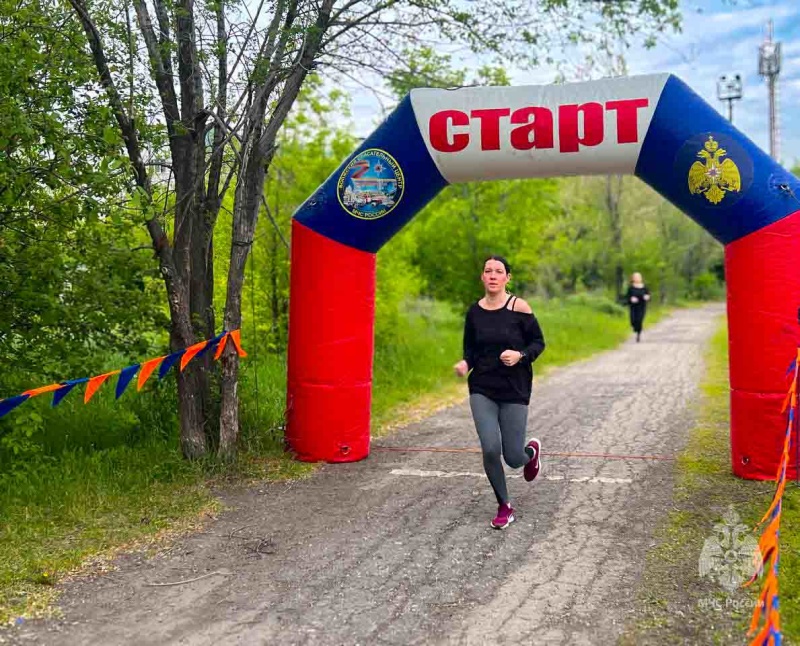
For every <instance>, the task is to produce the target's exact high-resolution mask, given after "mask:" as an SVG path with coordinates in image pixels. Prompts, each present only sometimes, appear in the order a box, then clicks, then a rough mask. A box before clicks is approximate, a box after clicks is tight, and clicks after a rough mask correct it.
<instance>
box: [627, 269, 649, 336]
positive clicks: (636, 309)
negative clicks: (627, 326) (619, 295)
mask: <svg viewBox="0 0 800 646" xmlns="http://www.w3.org/2000/svg"><path fill="white" fill-rule="evenodd" d="M649 300H650V290H649V289H647V287H646V286H645V284H644V282H642V275H641V274H640V273H639V272H638V271H637V272H635V273H633V274H631V284H630V285H629V286H628V293H627V294H625V303H626V304H627V305H628V307H630V308H631V312H630V314H631V327H632V328H633V331H634V332H636V343H639V339H640V338H641V336H642V323H644V315H645V314H646V313H647V301H649Z"/></svg>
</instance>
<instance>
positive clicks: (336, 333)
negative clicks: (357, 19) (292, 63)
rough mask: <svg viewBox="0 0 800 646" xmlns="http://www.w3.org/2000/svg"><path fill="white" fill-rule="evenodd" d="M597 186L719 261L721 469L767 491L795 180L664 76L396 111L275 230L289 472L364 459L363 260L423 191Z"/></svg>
mask: <svg viewBox="0 0 800 646" xmlns="http://www.w3.org/2000/svg"><path fill="white" fill-rule="evenodd" d="M609 173H627V174H634V175H636V176H637V177H639V178H641V179H642V180H643V181H645V182H646V183H647V184H649V185H650V186H652V187H653V188H654V189H655V190H656V191H658V192H659V193H660V194H661V195H663V196H664V197H665V198H666V199H668V200H669V201H670V202H672V203H673V204H674V205H676V206H677V207H678V208H680V209H681V210H682V211H684V212H685V213H686V214H687V215H689V217H691V218H692V219H694V220H695V221H696V222H698V223H699V224H700V225H701V226H702V227H704V228H705V229H706V230H707V231H709V232H710V233H711V234H712V235H713V236H714V237H715V238H716V239H717V240H719V241H720V242H721V243H722V244H723V245H725V263H726V278H727V284H728V326H729V334H730V336H729V343H730V376H731V451H732V464H733V470H734V472H735V473H737V474H738V475H740V476H742V477H747V478H762V479H767V478H769V479H771V478H774V476H775V469H776V468H777V465H778V461H779V459H780V455H781V448H782V438H783V435H784V422H783V419H782V416H781V412H780V410H781V404H782V401H783V397H784V395H785V392H786V384H785V371H786V367H787V365H788V364H789V362H790V361H791V359H792V358H793V357H794V356H795V353H796V348H797V346H798V339H800V326H799V325H798V306H800V272H799V271H798V269H797V267H796V266H795V260H796V259H797V258H798V256H799V255H800V254H799V253H798V252H800V215H799V214H800V201H798V199H797V198H796V197H795V195H796V194H797V193H798V192H800V186H799V184H800V182H798V180H797V178H795V177H794V176H793V175H792V174H791V173H789V172H787V171H786V170H784V169H783V168H782V167H780V166H779V165H778V164H776V163H775V162H774V161H773V160H772V159H771V158H770V157H769V156H768V155H767V154H766V153H764V152H763V151H762V150H761V149H759V148H758V147H757V146H756V145H755V144H753V143H752V142H751V141H750V140H749V139H748V138H747V137H745V136H744V135H743V134H742V133H740V132H739V131H738V130H736V129H735V128H734V127H733V126H732V124H730V123H729V122H728V121H726V120H725V119H724V118H723V117H722V116H721V115H720V114H719V113H718V112H717V111H716V110H714V109H713V108H712V107H711V106H709V105H708V104H707V103H706V102H705V101H704V100H703V99H701V98H700V97H699V96H698V95H697V94H695V93H694V92H693V91H692V90H691V89H690V88H689V87H688V86H686V85H685V84H684V83H683V82H682V81H681V80H680V79H678V78H677V77H675V76H673V75H670V74H658V75H647V76H637V77H625V78H617V79H606V80H601V81H593V82H588V83H576V84H564V85H549V86H527V87H470V88H460V89H457V90H440V89H416V90H413V91H412V92H411V93H410V95H409V96H407V97H406V98H405V99H403V101H402V102H401V103H400V104H399V105H398V107H397V108H396V109H395V111H394V112H393V113H392V114H391V115H390V116H389V117H388V118H387V119H386V120H385V121H384V122H383V123H382V124H381V125H380V126H379V127H378V128H377V130H375V132H374V133H372V135H370V136H369V137H368V138H367V139H366V140H365V141H364V142H363V143H362V145H361V146H360V147H359V148H358V149H357V150H356V151H355V152H354V153H353V154H352V155H351V156H350V157H349V158H348V159H346V160H345V161H344V162H343V163H342V165H341V166H340V167H339V168H338V169H337V170H336V171H335V172H334V173H333V174H332V175H331V177H329V178H328V179H327V180H326V181H325V182H324V183H323V184H322V186H320V187H319V189H318V190H317V191H316V192H315V193H314V195H312V196H311V197H310V198H309V199H308V200H306V202H305V203H304V204H303V205H302V206H301V207H300V208H299V209H298V211H297V212H296V213H295V216H294V218H293V222H292V252H291V253H292V261H291V267H292V278H291V301H290V312H289V317H290V321H289V372H288V389H287V430H286V439H287V442H288V444H289V446H290V447H291V448H292V449H293V450H294V451H295V452H296V454H297V456H298V458H299V459H301V460H308V461H320V460H324V461H329V462H344V461H353V460H360V459H363V458H365V457H366V456H367V455H368V454H369V441H370V402H371V388H372V354H373V324H374V298H375V254H376V253H377V251H378V250H379V249H380V248H381V247H382V246H383V245H384V244H385V243H386V242H387V241H388V240H389V239H391V237H392V236H393V235H394V234H395V233H397V232H398V231H399V230H400V229H401V228H402V227H403V226H404V225H405V224H406V223H407V222H408V221H409V220H410V219H411V218H412V217H413V216H414V215H415V214H416V213H417V212H418V211H419V210H420V209H422V208H423V207H424V206H425V205H426V204H427V203H428V202H429V201H430V200H431V199H432V198H433V197H434V196H435V195H436V194H437V193H439V191H441V190H442V189H443V188H444V187H445V186H447V185H448V184H452V183H459V182H467V181H476V180H491V179H508V178H525V177H552V176H561V175H592V174H603V175H605V174H609ZM545 333H546V331H545ZM456 359H457V357H454V361H455V360H456ZM791 477H793V476H791Z"/></svg>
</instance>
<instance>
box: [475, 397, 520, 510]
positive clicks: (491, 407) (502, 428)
mask: <svg viewBox="0 0 800 646" xmlns="http://www.w3.org/2000/svg"><path fill="white" fill-rule="evenodd" d="M469 406H470V408H471V409H472V419H473V420H475V430H477V431H478V437H479V438H480V441H481V449H482V450H483V468H484V469H485V470H486V475H487V476H488V478H489V483H490V484H491V485H492V489H494V495H495V496H496V497H497V503H498V504H501V505H502V504H503V503H507V502H508V488H507V487H506V476H505V473H504V471H503V462H502V461H501V459H500V456H501V455H502V457H503V458H505V461H506V464H507V465H508V466H510V467H511V468H512V469H519V468H520V467H522V466H525V465H526V464H527V463H528V462H529V461H530V459H531V456H530V454H529V453H528V451H526V450H525V425H526V422H527V421H528V407H527V406H525V405H524V404H509V403H507V402H496V401H494V400H493V399H489V398H488V397H486V396H485V395H479V394H473V395H470V396H469Z"/></svg>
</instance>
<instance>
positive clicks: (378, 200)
mask: <svg viewBox="0 0 800 646" xmlns="http://www.w3.org/2000/svg"><path fill="white" fill-rule="evenodd" d="M404 189H405V182H404V180H403V171H402V170H401V169H400V165H399V164H398V163H397V162H396V161H395V159H394V157H392V156H391V155H390V154H389V153H387V152H386V151H385V150H381V149H380V148H368V149H367V150H365V151H363V152H360V153H359V154H358V155H356V156H355V157H354V158H353V160H352V161H351V162H350V163H349V164H348V165H347V167H346V168H345V169H344V170H343V171H342V174H341V175H340V176H339V182H338V183H337V185H336V194H337V196H338V197H339V204H341V205H342V208H343V209H344V210H345V211H347V212H348V213H349V214H350V215H352V216H353V217H356V218H360V219H361V220H377V219H378V218H382V217H383V216H384V215H386V214H387V213H389V212H390V211H392V210H393V209H394V208H395V207H396V206H397V205H398V204H399V203H400V200H401V199H402V198H403V191H404Z"/></svg>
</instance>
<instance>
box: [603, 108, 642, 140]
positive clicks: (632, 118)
mask: <svg viewBox="0 0 800 646" xmlns="http://www.w3.org/2000/svg"><path fill="white" fill-rule="evenodd" d="M649 104H650V102H649V101H648V100H647V99H625V100H623V101H608V102H606V110H616V111H617V143H618V144H632V143H636V142H637V141H639V121H638V118H637V117H638V114H637V112H636V111H637V110H638V109H639V108H646V107H647V106H648V105H649Z"/></svg>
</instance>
